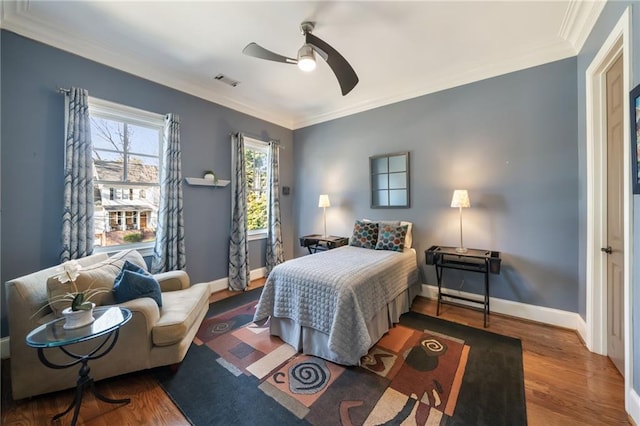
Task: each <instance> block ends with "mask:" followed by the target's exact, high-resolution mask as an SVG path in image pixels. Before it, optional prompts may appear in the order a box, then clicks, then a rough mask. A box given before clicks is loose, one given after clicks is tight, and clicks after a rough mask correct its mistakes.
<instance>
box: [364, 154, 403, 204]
mask: <svg viewBox="0 0 640 426" xmlns="http://www.w3.org/2000/svg"><path fill="white" fill-rule="evenodd" d="M409 177H410V175H409V152H397V153H393V154H382V155H374V156H372V157H369V187H370V195H371V208H373V209H406V208H409V207H411V197H410V190H409V189H410V188H409Z"/></svg>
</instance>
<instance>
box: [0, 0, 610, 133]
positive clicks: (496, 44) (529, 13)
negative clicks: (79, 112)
mask: <svg viewBox="0 0 640 426" xmlns="http://www.w3.org/2000/svg"><path fill="white" fill-rule="evenodd" d="M603 5H604V3H602V2H591V1H588V2H583V1H578V0H555V1H546V2H542V1H499V2H490V1H479V0H476V1H440V2H437V1H411V2H399V1H391V2H378V1H357V2H355V1H315V2H302V1H289V2H272V1H259V2H243V1H231V2H219V1H197V2H185V1H137V2H133V1H51V0H50V1H33V0H31V1H29V0H19V1H5V0H2V7H3V8H2V22H1V26H2V28H5V29H8V30H10V31H13V32H16V33H18V34H21V35H24V36H26V37H29V38H32V39H35V40H38V41H41V42H44V43H46V44H49V45H52V46H55V47H58V48H61V49H63V50H66V51H69V52H72V53H76V54H79V55H81V56H84V57H87V58H89V59H92V60H95V61H97V62H101V63H104V64H107V65H110V66H112V67H115V68H118V69H121V70H124V71H127V72H129V73H132V74H135V75H138V76H141V77H144V78H147V79H149V80H152V81H155V82H158V83H161V84H164V85H167V86H170V87H173V88H176V89H178V90H181V91H184V92H187V93H190V94H193V95H195V96H198V97H201V98H204V99H208V100H211V101H213V102H216V103H219V104H221V105H224V106H227V107H230V108H233V109H235V110H238V111H242V112H245V113H248V114H250V115H253V116H255V117H259V118H262V119H265V120H267V121H270V122H274V123H276V124H279V125H281V126H284V127H287V128H290V129H296V128H300V127H304V126H307V125H310V124H315V123H319V122H323V121H326V120H330V119H333V118H337V117H341V116H345V115H349V114H353V113H355V112H359V111H364V110H367V109H371V108H375V107H378V106H382V105H386V104H389V103H393V102H397V101H400V100H404V99H408V98H413V97H416V96H420V95H424V94H427V93H432V92H435V91H438V90H442V89H445V88H449V87H454V86H458V85H460V84H465V83H468V82H471V81H477V80H480V79H483V78H488V77H492V76H495V75H500V74H504V73H507V72H512V71H515V70H519V69H524V68H528V67H531V66H535V65H538V64H542V63H547V62H550V61H554V60H559V59H562V58H566V57H570V56H574V55H576V54H577V53H578V51H579V49H580V48H581V47H582V44H583V43H584V40H585V38H586V36H587V35H588V32H589V31H590V29H591V27H592V26H593V24H594V22H595V20H596V19H597V17H598V15H599V13H600V11H601V10H602V7H603ZM306 20H309V21H314V22H315V23H316V27H315V30H314V32H313V33H314V35H316V36H317V37H319V38H321V39H322V40H324V41H325V42H327V43H329V44H330V45H331V46H333V47H334V48H335V49H336V50H338V51H339V52H340V53H341V54H342V55H343V56H344V57H345V58H346V59H347V60H348V61H349V62H350V64H351V65H352V66H353V68H354V69H355V71H356V73H357V74H358V76H359V78H360V82H359V84H358V85H357V86H356V87H355V88H354V89H353V91H352V92H351V93H349V94H348V95H347V96H344V97H343V96H342V95H341V93H340V89H339V86H338V82H337V80H336V78H335V76H334V75H333V73H332V72H331V69H330V68H329V67H328V66H327V64H326V63H324V62H323V61H322V60H321V59H319V58H318V67H317V68H316V70H315V71H313V72H311V73H304V72H302V71H300V70H299V69H298V68H297V67H296V66H293V65H287V64H280V63H276V62H271V61H264V60H260V59H256V58H251V57H249V56H245V55H243V54H242V49H243V48H244V46H245V45H246V44H247V43H249V42H252V41H253V42H257V43H258V44H260V45H261V46H263V47H265V48H267V49H269V50H272V51H274V52H276V53H279V54H282V55H285V56H289V57H295V55H296V52H297V50H298V48H299V47H300V46H302V44H303V40H304V38H303V36H302V35H301V33H300V31H299V26H300V23H301V22H302V21H306ZM219 73H222V74H225V75H227V76H228V77H230V78H232V79H235V80H239V81H240V84H239V85H238V86H237V87H235V88H234V87H230V86H227V85H225V84H223V83H221V82H219V81H216V80H215V79H214V76H215V75H217V74H219Z"/></svg>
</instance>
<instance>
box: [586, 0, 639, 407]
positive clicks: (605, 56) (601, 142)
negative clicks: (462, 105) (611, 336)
mask: <svg viewBox="0 0 640 426" xmlns="http://www.w3.org/2000/svg"><path fill="white" fill-rule="evenodd" d="M631 51H632V49H631V8H630V7H627V8H626V9H625V11H624V13H623V14H622V16H621V17H620V19H619V20H618V22H617V24H616V25H615V27H614V28H613V30H612V31H611V33H610V34H609V36H608V37H607V39H606V41H605V42H604V44H603V45H602V46H601V48H600V50H599V51H598V53H597V54H596V56H595V57H594V59H593V61H592V62H591V64H590V65H589V67H588V68H587V71H586V125H587V133H586V137H587V146H586V157H587V158H586V160H587V241H586V250H587V253H586V302H587V311H586V330H585V331H586V336H584V337H585V343H586V345H587V348H588V349H589V350H590V351H592V352H595V353H598V354H602V355H606V354H607V325H606V324H607V323H606V321H607V318H606V314H607V287H606V282H607V262H606V258H605V255H603V254H602V253H601V252H600V247H605V246H606V237H607V232H606V231H607V188H606V170H607V168H606V157H607V129H606V101H607V99H606V85H605V83H606V71H607V70H608V68H609V67H610V65H611V64H612V63H613V62H614V60H615V59H617V58H618V57H619V55H620V54H622V55H623V69H624V76H623V91H624V99H627V97H628V94H629V91H630V90H631V81H632V77H633V76H632V58H631ZM624 104H625V113H624V118H623V120H624V121H623V123H624V124H623V126H624V133H623V162H624V163H623V175H624V176H625V179H624V183H623V192H624V197H623V198H624V200H623V207H622V209H623V215H624V219H623V220H624V228H625V232H624V234H625V237H624V303H623V310H624V342H625V345H624V346H625V349H624V356H625V360H624V390H625V409H626V411H627V412H629V406H628V405H629V398H628V395H629V392H630V390H631V384H632V380H633V345H632V344H631V343H632V337H631V336H632V334H631V331H632V330H631V327H632V322H631V302H632V300H631V277H632V267H633V264H632V259H633V253H632V250H633V245H632V240H631V236H632V235H633V229H632V223H631V218H632V217H633V198H632V193H631V179H630V176H631V169H630V161H631V158H630V152H631V138H630V130H629V129H630V123H629V114H628V111H627V110H626V105H627V104H628V102H627V101H625V102H624Z"/></svg>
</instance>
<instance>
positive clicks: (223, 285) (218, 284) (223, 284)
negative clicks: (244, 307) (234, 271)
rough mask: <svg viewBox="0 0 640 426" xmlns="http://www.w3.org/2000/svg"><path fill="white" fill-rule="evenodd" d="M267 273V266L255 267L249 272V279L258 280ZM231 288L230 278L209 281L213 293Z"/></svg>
mask: <svg viewBox="0 0 640 426" xmlns="http://www.w3.org/2000/svg"><path fill="white" fill-rule="evenodd" d="M266 275H267V268H265V267H262V268H258V269H253V270H251V272H250V273H249V279H250V280H251V281H253V280H257V279H258V278H262V277H264V276H266ZM228 288H229V278H228V277H226V278H220V279H219V280H215V281H211V282H209V290H210V291H211V293H215V292H216V291H221V290H227V289H228Z"/></svg>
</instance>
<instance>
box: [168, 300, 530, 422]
mask: <svg viewBox="0 0 640 426" xmlns="http://www.w3.org/2000/svg"><path fill="white" fill-rule="evenodd" d="M251 293H256V294H253V295H252V294H251ZM241 296H242V300H241V299H238V300H237V301H234V302H235V303H242V304H241V305H240V306H235V307H233V306H230V305H231V304H233V303H234V302H231V301H230V299H227V301H225V303H226V305H225V304H222V305H220V304H216V303H214V304H213V305H212V307H211V309H210V312H209V314H210V315H209V316H208V317H207V318H206V319H205V320H204V321H203V323H202V326H201V327H200V330H199V331H198V334H197V338H196V339H195V341H194V344H193V345H192V346H191V348H190V349H189V352H188V354H187V356H186V358H185V360H184V362H183V363H182V365H181V366H180V368H179V369H178V371H177V373H175V374H172V373H171V372H169V371H168V370H167V369H158V370H157V371H156V374H157V376H158V379H159V381H160V383H161V384H162V386H163V387H164V389H165V390H166V392H167V393H168V394H169V396H170V397H171V398H172V399H173V400H174V401H175V402H176V404H177V405H178V407H179V408H180V409H181V410H182V412H183V413H184V414H185V416H186V417H187V418H188V419H189V420H190V421H191V422H192V423H193V424H196V425H214V424H221V425H222V424H224V425H227V424H234V425H236V424H238V425H244V424H246V425H256V424H259V425H284V424H287V425H288V424H313V425H383V424H385V425H401V424H403V425H404V424H411V425H413V424H415V425H491V426H495V425H510V426H515V425H526V422H527V421H526V408H525V397H524V381H523V371H522V347H521V343H520V341H519V340H517V339H513V338H509V337H505V336H500V335H497V334H493V333H489V332H485V331H483V330H478V329H474V328H470V327H465V326H462V325H459V324H454V323H451V322H448V321H443V320H440V319H437V318H432V317H428V316H424V315H421V314H417V313H413V312H411V313H407V314H405V315H403V316H402V318H401V323H400V324H399V325H397V326H396V327H394V328H393V329H392V330H391V331H390V332H389V333H388V334H386V335H385V336H384V337H383V338H382V339H381V340H380V341H379V342H378V343H377V344H376V345H375V346H374V347H373V348H372V349H371V351H370V352H369V354H368V355H367V356H365V357H363V359H362V365H361V367H344V366H340V365H337V364H333V363H331V362H328V361H325V360H323V359H320V358H316V357H312V356H307V355H302V354H300V353H297V352H296V351H295V350H294V349H293V348H292V347H291V346H289V345H287V344H285V343H283V342H282V341H281V340H280V339H279V338H277V337H272V336H270V335H269V324H268V323H266V324H261V325H256V324H254V323H252V322H251V320H252V318H253V313H254V311H255V305H256V302H255V300H256V299H257V297H259V289H258V290H254V291H253V292H248V293H244V294H242V295H241ZM232 299H235V297H234V298H232ZM251 299H253V300H251Z"/></svg>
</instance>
